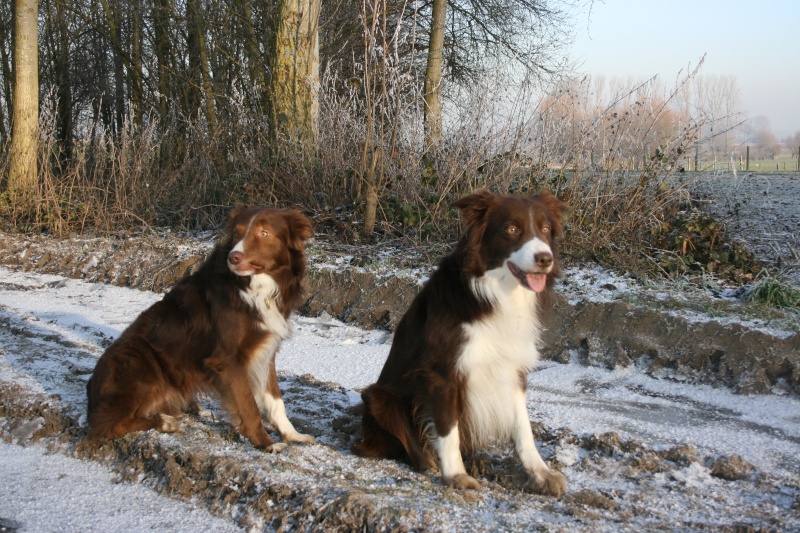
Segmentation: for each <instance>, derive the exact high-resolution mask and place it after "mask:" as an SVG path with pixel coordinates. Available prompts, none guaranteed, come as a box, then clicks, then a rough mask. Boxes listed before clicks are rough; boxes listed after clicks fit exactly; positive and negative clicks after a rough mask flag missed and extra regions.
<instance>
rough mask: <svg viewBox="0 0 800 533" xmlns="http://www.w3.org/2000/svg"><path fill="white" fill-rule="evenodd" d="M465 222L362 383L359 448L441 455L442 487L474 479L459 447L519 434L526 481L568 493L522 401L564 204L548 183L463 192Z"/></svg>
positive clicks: (415, 461)
mask: <svg viewBox="0 0 800 533" xmlns="http://www.w3.org/2000/svg"><path fill="white" fill-rule="evenodd" d="M453 206H454V207H457V208H458V209H460V211H461V214H462V216H463V219H464V222H465V226H466V227H465V230H464V233H463V235H462V236H461V238H460V240H459V242H458V244H457V245H456V248H455V250H454V251H453V252H452V253H451V254H450V255H448V256H447V257H445V258H444V259H443V260H442V261H441V263H440V264H439V267H438V268H437V270H436V271H435V272H434V273H433V274H432V275H431V278H430V279H429V280H428V282H427V283H426V284H425V286H424V287H423V288H422V290H421V291H420V293H419V295H417V297H416V298H415V300H414V301H413V302H412V303H411V306H410V308H409V309H408V311H407V312H406V314H405V315H404V316H403V318H402V320H401V321H400V323H399V325H398V327H397V331H396V332H395V335H394V341H393V344H392V348H391V350H390V352H389V357H388V359H387V361H386V363H385V365H384V367H383V370H382V371H381V374H380V377H379V378H378V382H377V383H375V384H373V385H370V386H369V387H368V388H367V389H365V390H364V392H363V393H362V395H361V397H362V399H363V401H364V414H363V421H362V430H363V436H362V439H361V440H360V441H358V442H356V443H355V444H354V445H353V451H354V452H355V453H356V454H357V455H360V456H362V457H386V458H393V459H404V460H407V461H409V462H410V463H411V465H412V466H414V467H415V468H418V469H424V468H428V467H433V466H434V465H435V461H434V456H433V455H434V454H433V452H434V451H435V453H436V456H438V459H439V466H440V469H441V474H442V479H443V481H444V483H445V484H447V485H449V486H453V487H456V488H459V489H465V488H467V489H473V488H478V487H479V484H478V482H477V481H476V480H475V479H474V478H472V477H471V476H469V475H468V474H467V472H466V469H465V468H464V463H463V460H462V456H461V451H462V450H464V451H470V450H474V449H476V448H478V447H484V446H486V445H487V444H490V443H493V442H499V443H504V442H509V441H512V442H513V443H514V445H515V447H516V451H517V454H518V455H519V458H520V460H521V462H522V465H523V467H524V468H525V471H526V472H527V474H528V482H527V486H528V488H530V489H531V490H534V491H536V492H539V493H542V494H550V495H554V496H561V495H562V494H563V493H564V492H565V491H566V480H565V478H564V476H563V475H562V474H561V473H560V472H558V471H555V470H552V469H550V468H549V467H548V466H547V464H546V463H545V462H544V461H543V460H542V458H541V456H540V455H539V452H538V451H537V449H536V444H535V443H534V439H533V432H532V431H531V423H530V420H529V418H528V409H527V407H526V402H525V385H526V380H527V373H528V371H529V370H530V369H531V367H533V366H534V365H535V364H536V362H537V359H538V356H539V354H538V351H537V345H538V344H539V342H540V337H541V334H542V331H543V313H545V312H546V311H547V310H549V308H550V304H549V303H550V291H551V288H552V285H553V282H554V278H555V277H556V276H558V274H559V269H558V252H557V247H556V241H555V238H556V237H557V236H560V235H561V233H562V215H563V213H564V212H565V211H566V206H565V205H564V204H563V203H562V202H561V201H560V200H558V199H557V198H556V197H555V196H553V195H552V194H550V193H549V192H543V193H541V194H539V195H538V196H533V197H499V196H495V195H492V194H490V193H488V192H479V193H476V194H473V195H470V196H467V197H465V198H462V199H460V200H458V201H456V202H455V203H454V204H453Z"/></svg>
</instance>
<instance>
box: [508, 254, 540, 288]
mask: <svg viewBox="0 0 800 533" xmlns="http://www.w3.org/2000/svg"><path fill="white" fill-rule="evenodd" d="M508 270H510V271H511V274H513V275H514V277H515V278H517V279H518V280H519V282H520V283H521V284H522V286H523V287H527V288H529V289H530V290H532V291H534V292H541V291H543V290H544V287H545V285H546V284H547V274H543V273H541V272H523V271H522V270H521V269H520V268H519V267H518V266H517V265H515V264H514V263H512V262H511V261H509V262H508Z"/></svg>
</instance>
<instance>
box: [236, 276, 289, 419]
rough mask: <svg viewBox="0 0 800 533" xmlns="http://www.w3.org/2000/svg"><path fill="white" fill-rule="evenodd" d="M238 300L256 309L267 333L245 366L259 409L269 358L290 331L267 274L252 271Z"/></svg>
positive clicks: (276, 291) (262, 405) (267, 372)
mask: <svg viewBox="0 0 800 533" xmlns="http://www.w3.org/2000/svg"><path fill="white" fill-rule="evenodd" d="M240 294H241V297H242V300H244V301H245V302H246V303H247V304H249V305H250V306H251V307H252V308H253V309H255V310H256V311H258V314H259V316H260V317H261V322H260V324H259V327H260V328H261V329H262V330H264V331H266V332H268V333H269V335H267V337H266V338H265V339H264V342H263V343H262V344H261V346H260V347H259V348H258V352H257V353H256V354H255V358H254V360H253V361H252V362H251V364H250V365H249V367H248V370H249V378H250V388H251V389H252V391H253V396H254V397H255V399H256V403H257V404H258V406H259V408H261V409H262V410H263V409H265V408H266V404H265V402H264V397H265V392H266V390H267V383H268V381H269V376H270V372H271V371H272V370H271V363H272V359H273V358H274V356H275V353H276V352H277V351H278V348H279V347H280V345H281V341H283V339H287V338H288V337H289V336H290V334H291V327H290V325H289V321H288V320H286V319H285V318H284V317H283V315H282V314H281V312H280V310H279V309H278V305H277V298H278V297H279V295H280V289H279V287H278V284H277V283H276V282H275V280H274V279H273V278H272V276H270V275H268V274H255V275H253V276H252V277H251V278H250V286H249V287H248V288H247V289H245V290H243V291H241V293H240Z"/></svg>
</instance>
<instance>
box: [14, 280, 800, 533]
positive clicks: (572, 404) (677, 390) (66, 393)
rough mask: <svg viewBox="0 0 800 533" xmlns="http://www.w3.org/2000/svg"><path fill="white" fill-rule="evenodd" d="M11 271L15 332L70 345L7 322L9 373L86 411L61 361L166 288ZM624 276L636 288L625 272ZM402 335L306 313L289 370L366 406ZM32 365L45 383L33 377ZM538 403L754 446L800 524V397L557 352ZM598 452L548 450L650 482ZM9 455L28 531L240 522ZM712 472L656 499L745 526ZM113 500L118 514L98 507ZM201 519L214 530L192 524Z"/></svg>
mask: <svg viewBox="0 0 800 533" xmlns="http://www.w3.org/2000/svg"><path fill="white" fill-rule="evenodd" d="M0 280H1V281H0V325H2V329H6V328H8V330H9V331H11V330H20V329H24V330H27V331H35V332H38V333H37V335H40V336H41V337H42V338H43V339H45V340H49V341H51V342H52V346H53V351H54V352H57V354H56V356H54V357H53V358H51V359H48V360H46V361H43V360H37V361H32V360H30V359H31V358H30V357H28V356H27V355H26V354H25V353H20V351H19V350H17V349H15V345H14V343H13V339H12V337H11V336H10V335H7V334H5V333H3V332H2V331H0V380H5V381H9V380H16V381H17V382H18V383H19V384H20V385H22V386H24V387H41V388H42V389H44V390H43V392H45V393H46V394H48V395H58V397H59V398H60V399H61V401H62V402H63V403H64V404H66V405H70V406H73V409H74V410H75V414H76V415H77V416H80V415H81V413H82V412H83V410H84V409H85V397H84V396H83V394H84V393H83V390H84V387H83V385H82V384H80V385H81V386H75V384H74V383H64V382H63V381H61V380H60V378H58V376H63V375H64V373H63V371H61V370H59V369H57V368H48V365H52V366H59V365H60V366H64V365H66V366H67V367H70V368H73V369H75V372H73V374H74V375H77V376H79V378H80V379H83V380H84V381H85V380H86V379H88V377H89V375H90V373H91V370H92V369H93V367H94V363H95V361H96V358H97V357H99V356H100V354H101V353H102V351H103V349H104V347H105V346H107V345H108V343H109V342H110V341H111V340H112V339H113V338H115V337H116V336H118V335H119V333H120V332H121V331H122V330H123V329H124V328H125V327H126V326H127V325H128V324H129V323H130V322H131V321H132V320H133V319H134V318H135V317H136V316H137V315H138V314H139V313H140V312H141V311H142V310H144V309H145V308H146V307H148V306H149V305H150V304H152V303H153V302H155V301H157V300H159V299H160V298H161V295H160V294H155V293H149V292H140V291H136V290H131V289H125V288H119V287H114V286H110V285H102V284H92V283H86V282H83V281H80V280H72V279H66V278H62V277H59V276H50V275H40V274H33V273H26V272H16V271H12V270H9V269H6V268H2V267H0ZM615 283H617V284H618V285H619V286H620V288H623V286H622V285H621V282H620V280H616V281H615ZM390 343H391V336H390V335H389V334H387V333H386V332H384V331H379V330H376V331H366V330H362V329H359V328H355V327H352V326H349V325H347V324H343V323H341V322H339V321H337V320H334V319H332V318H331V317H329V316H322V317H318V318H306V317H295V318H294V335H293V338H292V339H291V340H289V341H288V342H286V343H285V344H284V345H283V347H282V349H281V352H280V353H279V355H278V369H279V372H280V373H281V374H282V375H283V376H285V377H287V376H288V377H291V376H302V375H307V374H308V375H311V376H313V377H314V378H315V379H316V380H318V381H321V382H332V383H337V384H339V385H341V386H342V387H344V388H345V389H346V391H347V399H348V401H349V402H350V403H351V404H355V403H357V402H358V401H359V397H358V390H360V389H361V388H363V387H364V386H366V385H368V384H370V383H371V382H373V381H374V380H375V379H376V378H377V376H378V374H379V372H380V370H381V367H382V365H383V361H384V360H385V358H386V356H387V354H388V351H389V347H390ZM22 374H27V375H29V376H31V377H32V378H33V380H32V381H25V380H23V379H22V378H20V377H19V376H20V375H22ZM32 383H33V384H32ZM528 406H529V411H530V415H531V419H532V420H533V421H535V422H541V423H543V424H544V425H545V426H546V427H548V428H555V429H556V430H557V429H558V428H564V429H566V430H568V431H569V432H571V434H573V435H585V434H588V435H602V434H604V433H607V432H612V431H613V432H615V433H617V434H618V435H619V436H620V437H621V438H622V439H623V440H626V439H631V440H635V441H637V442H639V443H641V444H643V445H645V446H647V447H649V449H651V450H656V451H658V450H666V449H668V448H671V447H674V446H676V445H682V444H688V445H692V446H694V447H695V448H697V450H698V452H699V455H700V457H718V456H721V455H726V456H728V455H732V454H737V455H741V456H742V457H743V458H744V459H745V460H746V461H749V462H750V463H752V464H753V465H754V466H755V467H756V468H757V469H758V470H759V471H761V472H764V473H766V474H768V475H769V476H773V477H777V478H779V479H780V480H781V481H780V483H778V485H779V488H778V489H776V490H777V491H778V492H781V491H782V493H781V494H782V496H781V497H782V498H784V500H786V501H789V503H788V504H786V506H787V507H788V508H789V509H790V510H789V516H788V518H786V517H783V518H782V520H785V521H784V522H782V523H783V524H784V525H791V526H792V527H797V528H800V518H799V517H798V516H797V511H796V510H795V511H794V516H792V511H791V508H792V505H794V506H795V507H796V506H797V505H798V503H797V502H800V497H798V496H797V494H796V492H797V488H798V487H800V400H798V399H797V398H796V397H793V396H777V395H766V396H737V395H734V394H732V393H731V392H730V391H728V390H725V389H714V388H711V387H708V386H698V385H688V384H681V383H676V382H674V381H666V380H657V379H654V378H652V377H649V376H647V375H645V374H644V373H642V372H640V371H639V370H637V369H636V368H633V367H631V368H627V369H624V370H617V371H609V370H606V369H600V368H593V367H585V366H581V365H579V364H577V363H570V364H558V363H554V362H547V361H545V362H543V363H542V364H541V365H540V367H539V368H538V369H537V370H536V371H534V372H532V373H531V375H530V377H529V393H528ZM287 407H288V409H289V410H290V416H291V411H292V409H293V406H292V405H291V403H290V402H289V401H288V400H287ZM84 421H85V417H82V418H81V422H82V423H83V422H84ZM322 440H324V439H322ZM309 449H310V450H313V449H314V448H313V447H312V448H309ZM586 454H587V452H586V450H585V449H584V448H582V447H580V446H579V445H578V444H576V443H573V442H568V441H564V442H561V443H560V444H559V445H558V446H557V447H556V448H555V450H553V451H551V452H550V453H549V454H548V453H546V452H544V451H543V455H545V456H546V457H548V456H552V455H555V457H556V458H557V459H558V461H559V462H560V463H561V464H562V465H563V468H562V470H563V471H564V472H565V474H566V475H567V478H568V480H569V484H570V489H569V490H570V491H571V492H577V491H580V490H582V489H594V490H598V491H600V492H602V493H607V494H615V493H617V492H624V491H626V490H633V491H635V490H637V489H636V487H635V486H634V487H633V488H631V486H633V485H631V482H630V481H626V480H624V479H623V478H621V477H619V476H617V475H616V474H615V473H613V472H610V473H608V475H607V476H606V475H605V474H604V475H603V476H600V477H598V476H597V475H596V474H597V472H596V471H597V470H599V469H601V468H602V466H603V464H602V463H599V464H597V465H595V466H593V467H592V469H589V468H583V467H581V468H579V465H580V464H581V461H582V460H584V459H585V458H586ZM0 462H2V464H3V468H2V473H0V528H2V527H4V525H5V522H3V520H5V521H8V520H11V521H12V522H9V524H10V527H11V529H13V528H14V527H15V522H18V523H19V524H16V525H20V524H21V528H22V529H20V530H25V531H51V530H65V531H75V530H83V529H96V530H103V531H112V530H126V531H137V530H139V531H144V530H161V531H167V530H169V531H197V530H201V529H202V530H231V529H235V527H236V526H235V524H234V523H233V522H231V521H227V522H226V521H222V520H217V519H213V518H211V517H210V515H208V514H207V513H206V514H203V511H201V510H198V509H196V508H193V507H192V505H190V504H185V503H177V502H175V501H174V500H170V499H168V498H166V497H164V496H157V495H155V493H152V492H150V491H149V489H146V488H143V487H141V486H129V485H126V484H122V485H120V484H115V482H114V476H113V475H112V474H111V473H110V472H109V471H107V470H105V469H104V467H102V466H100V465H96V464H89V463H85V462H82V461H77V460H75V459H70V458H67V457H64V456H61V455H58V454H53V455H48V454H45V453H44V452H43V450H42V449H39V448H36V447H32V448H23V447H19V446H15V445H12V444H2V445H0ZM609 468H611V467H610V466H609ZM709 472H710V469H709V467H708V465H703V464H702V462H692V463H690V464H689V465H687V466H685V467H681V468H676V469H674V470H672V471H671V472H663V471H661V472H659V471H656V472H654V473H652V475H650V477H649V478H648V479H647V481H646V483H647V484H648V486H649V487H651V488H652V490H653V491H655V494H657V495H659V496H658V498H661V496H663V498H664V501H663V502H659V501H654V502H653V503H652V504H648V505H652V506H653V507H658V506H659V505H661V506H662V507H663V508H665V509H666V510H665V511H663V512H665V513H670V512H672V513H674V515H675V519H676V521H680V520H681V519H682V518H683V517H682V516H681V515H682V513H684V512H685V510H684V509H683V507H682V505H683V504H682V503H681V504H677V503H675V502H676V501H678V500H675V501H673V500H670V499H669V498H670V497H672V496H669V495H670V494H671V493H674V494H678V493H679V492H681V491H683V492H687V491H688V492H690V493H691V492H692V491H700V492H701V493H702V494H703V495H704V496H703V497H707V498H708V509H707V510H706V511H705V512H704V513H703V514H706V515H708V517H707V518H704V519H706V520H707V521H708V523H712V524H725V523H735V521H734V522H731V521H730V520H728V519H729V518H730V517H729V516H726V513H733V514H735V513H736V508H737V507H735V505H736V502H741V501H742V498H745V499H746V498H748V497H749V496H747V494H749V493H748V492H747V491H742V490H740V489H739V488H736V487H733V485H732V484H731V483H730V482H727V481H723V480H720V479H718V478H715V477H711V476H710V474H709ZM626 479H627V478H626ZM629 485H630V486H629ZM787 487H788V488H787ZM117 491H119V492H117ZM676 491H677V492H676ZM787 491H788V492H787ZM791 491H795V492H794V493H792V492H791ZM674 497H675V498H683V496H674ZM684 499H685V498H684ZM680 501H681V502H682V501H683V500H680ZM781 501H783V500H781ZM792 501H794V504H793V503H792ZM715 502H716V503H715ZM695 505H697V503H696V502H695ZM700 505H703V504H702V503H701V504H700ZM742 505H744V504H742ZM759 505H760V504H759ZM670 506H671V507H670ZM670 508H674V510H672V511H670V510H669V509H670ZM87 509H88V510H90V511H89V514H88V515H87V514H86V513H87ZM154 509H157V511H154ZM100 510H105V511H107V512H103V513H99V514H98V511H100ZM785 511H786V509H783V510H782V511H780V512H781V513H782V514H785ZM775 512H776V513H778V512H779V510H778V509H777V508H776V511H775ZM741 518H742V519H746V517H741ZM786 520H788V522H787V521H786ZM198 521H200V522H199V523H201V524H202V527H199V526H197V525H193V524H197V523H198ZM87 525H91V526H90V527H87ZM6 527H8V526H6ZM215 528H216V529H215ZM611 529H612V530H613V529H614V527H611Z"/></svg>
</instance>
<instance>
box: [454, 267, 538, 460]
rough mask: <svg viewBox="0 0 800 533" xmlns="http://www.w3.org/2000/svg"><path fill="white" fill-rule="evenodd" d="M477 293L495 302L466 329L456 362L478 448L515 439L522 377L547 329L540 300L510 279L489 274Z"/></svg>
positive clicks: (476, 286)
mask: <svg viewBox="0 0 800 533" xmlns="http://www.w3.org/2000/svg"><path fill="white" fill-rule="evenodd" d="M499 270H500V269H498V271H499ZM503 270H506V269H503ZM473 290H475V291H476V292H477V293H479V294H481V295H483V296H484V297H486V298H487V299H489V300H490V301H492V302H493V303H494V309H493V312H492V313H491V314H490V315H488V316H487V317H485V318H483V319H481V320H478V321H476V322H473V323H469V324H464V326H463V328H464V337H465V343H464V346H463V349H462V351H461V353H460V355H459V358H458V363H457V368H458V371H459V372H460V373H461V374H462V375H463V376H464V378H465V380H466V398H465V400H466V406H465V407H466V409H465V416H466V417H467V419H468V421H469V425H470V427H471V429H472V431H471V437H472V440H473V445H475V446H479V445H483V444H487V443H489V442H492V441H507V440H508V439H510V438H511V435H512V432H513V431H514V429H515V419H514V409H513V407H512V406H513V405H514V402H515V395H518V394H519V392H520V389H521V387H522V383H521V381H520V380H521V379H522V378H521V377H520V376H521V374H523V375H524V374H525V373H527V372H528V370H530V369H531V368H532V367H533V366H534V365H535V364H536V362H537V361H538V358H539V352H538V349H537V345H538V343H539V339H540V334H541V331H542V326H541V323H540V321H539V316H538V313H537V307H538V305H539V295H538V294H537V293H535V292H533V291H530V290H528V289H527V288H524V287H522V286H521V285H520V284H519V283H518V282H517V281H516V280H515V279H505V277H504V274H503V273H502V272H492V271H490V272H489V273H487V275H485V276H484V277H483V278H481V279H479V280H476V281H475V282H474V284H473Z"/></svg>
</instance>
